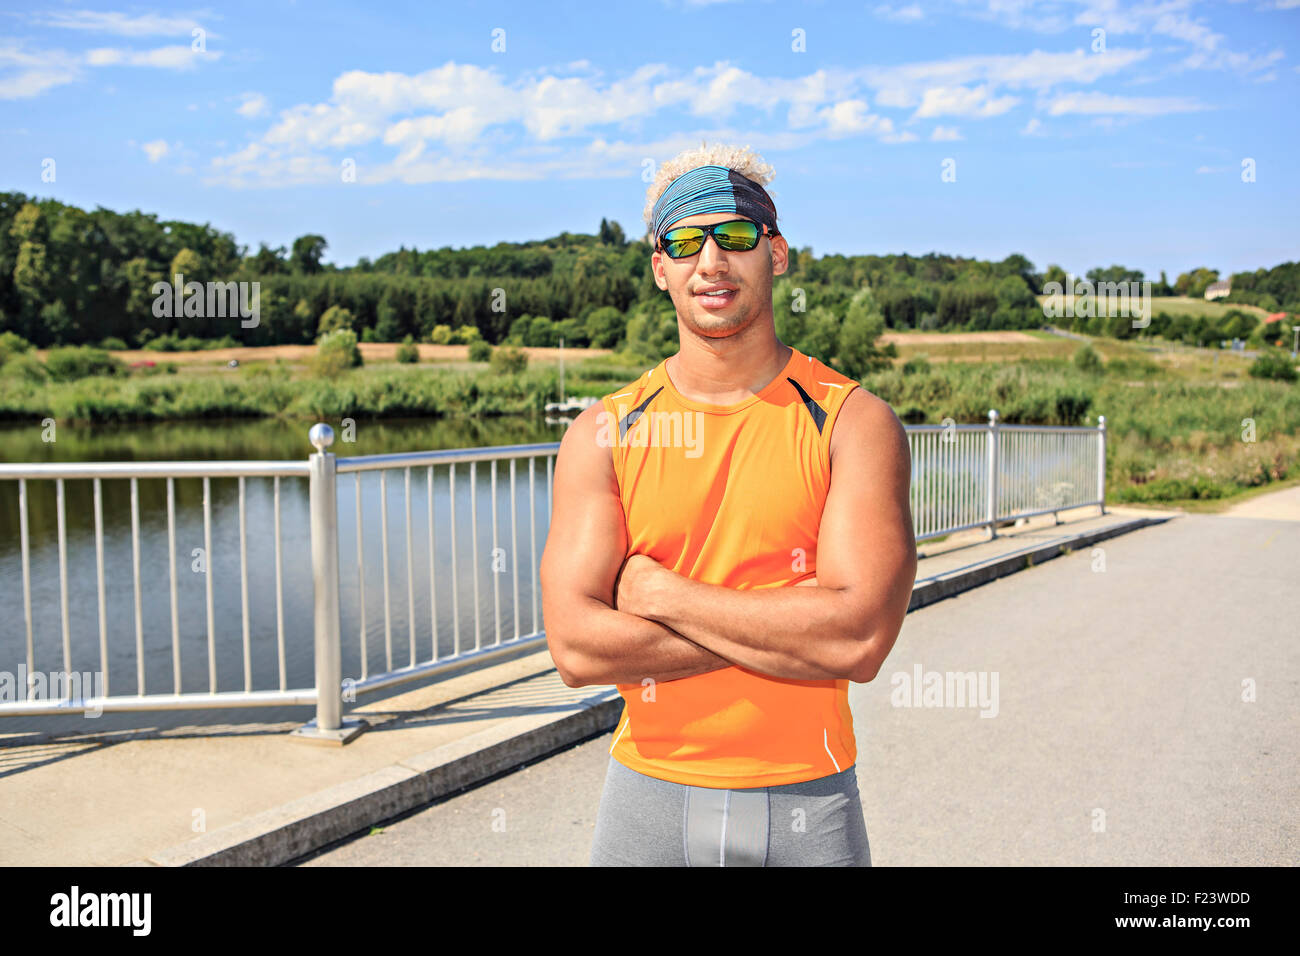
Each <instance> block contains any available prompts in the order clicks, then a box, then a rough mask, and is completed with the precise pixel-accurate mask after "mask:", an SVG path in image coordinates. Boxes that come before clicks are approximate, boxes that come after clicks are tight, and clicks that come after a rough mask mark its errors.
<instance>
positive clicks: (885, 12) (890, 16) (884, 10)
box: [872, 3, 925, 23]
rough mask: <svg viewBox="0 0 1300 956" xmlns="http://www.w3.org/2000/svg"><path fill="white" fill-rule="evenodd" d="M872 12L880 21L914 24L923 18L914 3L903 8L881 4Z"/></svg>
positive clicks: (918, 5) (919, 7)
mask: <svg viewBox="0 0 1300 956" xmlns="http://www.w3.org/2000/svg"><path fill="white" fill-rule="evenodd" d="M872 12H873V13H874V14H875V15H876V16H878V17H880V18H881V19H882V20H893V21H895V22H898V23H915V22H916V21H917V20H920V19H923V18H924V17H925V13H924V12H923V11H922V10H921V6H920V4H916V3H912V4H908V5H907V6H905V7H891V6H890V5H889V4H887V3H882V4H880V6H878V7H876V8H875V10H873V11H872Z"/></svg>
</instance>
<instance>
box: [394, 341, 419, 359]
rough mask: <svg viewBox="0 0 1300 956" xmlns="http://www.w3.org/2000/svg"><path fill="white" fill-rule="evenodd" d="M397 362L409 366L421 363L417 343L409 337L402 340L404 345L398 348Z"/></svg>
mask: <svg viewBox="0 0 1300 956" xmlns="http://www.w3.org/2000/svg"><path fill="white" fill-rule="evenodd" d="M397 361H399V362H403V363H405V364H407V365H411V364H414V363H415V362H418V361H420V350H419V349H418V348H416V346H415V341H414V340H413V339H412V338H411V337H410V336H409V335H408V336H407V337H406V338H404V339H402V344H401V345H399V346H398V347H397Z"/></svg>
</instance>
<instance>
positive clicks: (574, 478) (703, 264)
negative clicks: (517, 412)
mask: <svg viewBox="0 0 1300 956" xmlns="http://www.w3.org/2000/svg"><path fill="white" fill-rule="evenodd" d="M769 180H770V167H767V166H765V165H763V164H762V163H761V160H759V159H758V157H756V156H753V155H752V154H750V153H749V152H748V151H747V150H735V149H726V148H722V147H713V148H709V147H702V148H701V149H700V150H696V151H692V152H688V153H685V154H683V155H682V156H679V157H677V159H675V160H673V161H672V162H671V163H668V164H666V165H665V166H664V167H663V168H661V170H660V174H659V176H658V178H657V179H656V182H655V183H653V184H652V185H651V187H650V191H649V196H648V202H647V207H648V210H647V215H646V221H647V226H648V227H649V237H650V239H651V240H652V241H653V244H654V249H655V251H654V254H653V255H652V257H651V260H650V261H651V266H652V268H653V270H654V275H655V281H656V283H657V284H658V286H659V288H661V289H664V290H666V291H667V292H668V294H669V296H670V297H671V298H672V301H673V304H674V306H675V307H676V310H677V320H678V331H679V335H680V339H681V342H680V349H679V351H678V352H677V353H676V354H674V355H673V356H671V357H669V358H667V359H665V360H664V361H663V362H660V363H659V365H657V366H656V367H655V368H653V369H651V370H650V371H648V372H646V373H645V374H644V375H642V376H641V377H640V378H639V379H637V380H636V381H635V382H632V383H630V384H629V385H627V386H624V387H623V388H621V389H619V390H617V391H616V392H614V393H612V394H610V395H607V396H605V397H604V398H603V399H602V401H601V403H600V404H599V405H593V406H591V407H590V408H588V409H586V410H585V411H583V412H582V414H580V415H579V416H578V417H577V419H576V420H575V421H574V422H573V424H572V425H571V426H570V427H569V429H568V431H567V432H566V434H565V436H564V439H563V441H561V443H560V451H559V455H558V458H557V461H556V467H555V484H554V492H553V501H554V504H553V513H552V517H551V527H550V531H549V533H548V538H547V542H546V549H545V553H544V555H543V558H542V566H541V584H542V603H543V612H544V615H545V622H546V634H547V641H548V644H549V647H550V651H551V655H552V658H553V659H554V660H555V664H556V667H557V669H558V670H559V672H560V674H561V675H562V677H563V679H564V682H565V683H566V684H567V685H568V686H570V687H579V686H584V685H588V684H616V685H617V686H618V689H619V691H620V692H621V694H622V696H623V698H624V701H625V708H624V712H623V716H622V718H621V719H620V720H619V723H618V726H617V728H616V729H615V732H614V742H613V746H612V747H611V749H610V762H609V766H608V769H607V776H606V780H605V789H604V793H603V795H602V798H601V803H600V809H599V812H598V815H597V823H596V832H595V836H594V839H593V844H592V849H591V863H592V865H595V866H605V865H610V866H618V865H624V866H628V865H631V866H638V865H640V866H804V865H838V866H846V865H847V866H870V863H871V857H870V848H869V845H868V843H867V834H866V825H865V822H864V820H863V814H862V807H861V803H860V800H859V794H858V786H857V777H856V769H855V762H856V759H857V748H856V741H855V739H854V735H853V719H852V714H851V713H850V711H849V706H848V684H849V681H869V680H871V679H872V678H874V677H875V676H876V673H877V672H878V671H879V669H880V666H881V664H882V662H883V661H884V659H885V657H886V655H887V654H888V653H889V651H890V649H891V648H892V647H893V644H894V641H895V640H896V639H897V637H898V632H899V629H900V628H901V627H902V623H903V618H904V616H905V615H906V613H907V608H908V604H909V601H910V598H911V593H912V585H913V583H914V581H915V575H916V541H915V538H914V537H913V531H912V518H911V511H910V507H909V503H908V486H909V480H910V475H911V457H910V454H909V451H908V445H907V437H906V433H905V432H904V430H903V428H902V426H901V424H900V423H899V421H898V419H897V417H896V416H895V415H894V413H893V411H892V410H891V409H890V407H889V406H888V404H886V403H885V402H883V401H881V400H880V399H879V398H877V397H875V396H874V395H872V394H870V393H869V392H867V391H866V390H864V389H862V388H861V387H860V386H858V383H856V382H854V381H852V380H851V379H849V378H847V377H845V376H844V375H841V374H839V373H838V372H836V371H834V370H833V369H831V368H830V367H828V366H826V365H824V364H823V363H822V362H820V361H818V360H817V359H816V358H814V357H812V356H810V355H804V354H802V353H800V352H799V351H798V350H797V349H793V348H790V347H788V346H786V345H784V344H782V343H781V342H780V341H779V340H778V339H777V337H776V331H775V325H774V319H773V305H772V278H773V276H774V275H777V274H780V273H783V272H784V271H785V270H786V266H787V261H788V254H789V247H788V246H787V244H786V241H785V239H784V237H782V236H781V235H780V233H779V231H778V230H777V228H776V210H775V207H774V206H773V204H772V201H771V198H770V197H769V196H768V194H767V192H766V190H764V189H763V184H765V183H766V182H768V181H769ZM782 307H785V304H784V303H782ZM832 474H833V475H834V479H833V480H832V477H831V476H832Z"/></svg>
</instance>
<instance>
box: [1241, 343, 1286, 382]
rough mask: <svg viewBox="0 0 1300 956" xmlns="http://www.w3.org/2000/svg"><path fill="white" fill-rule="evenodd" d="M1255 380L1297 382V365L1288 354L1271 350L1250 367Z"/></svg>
mask: <svg viewBox="0 0 1300 956" xmlns="http://www.w3.org/2000/svg"><path fill="white" fill-rule="evenodd" d="M1249 371H1250V374H1251V376H1252V377H1253V378H1273V379H1278V380H1280V381H1283V382H1294V381H1295V380H1296V371H1295V364H1294V363H1293V362H1292V361H1291V356H1290V355H1288V354H1287V353H1286V352H1282V351H1274V350H1269V351H1266V352H1264V353H1263V354H1262V355H1260V357H1259V358H1257V359H1255V361H1254V362H1252V363H1251V366H1250V369H1249Z"/></svg>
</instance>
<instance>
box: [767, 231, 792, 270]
mask: <svg viewBox="0 0 1300 956" xmlns="http://www.w3.org/2000/svg"><path fill="white" fill-rule="evenodd" d="M768 242H769V243H770V244H771V247H772V275H774V276H779V275H784V274H785V270H786V269H788V268H789V267H790V245H789V243H787V242H786V241H785V236H772V237H771V238H770V239H769V240H768Z"/></svg>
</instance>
